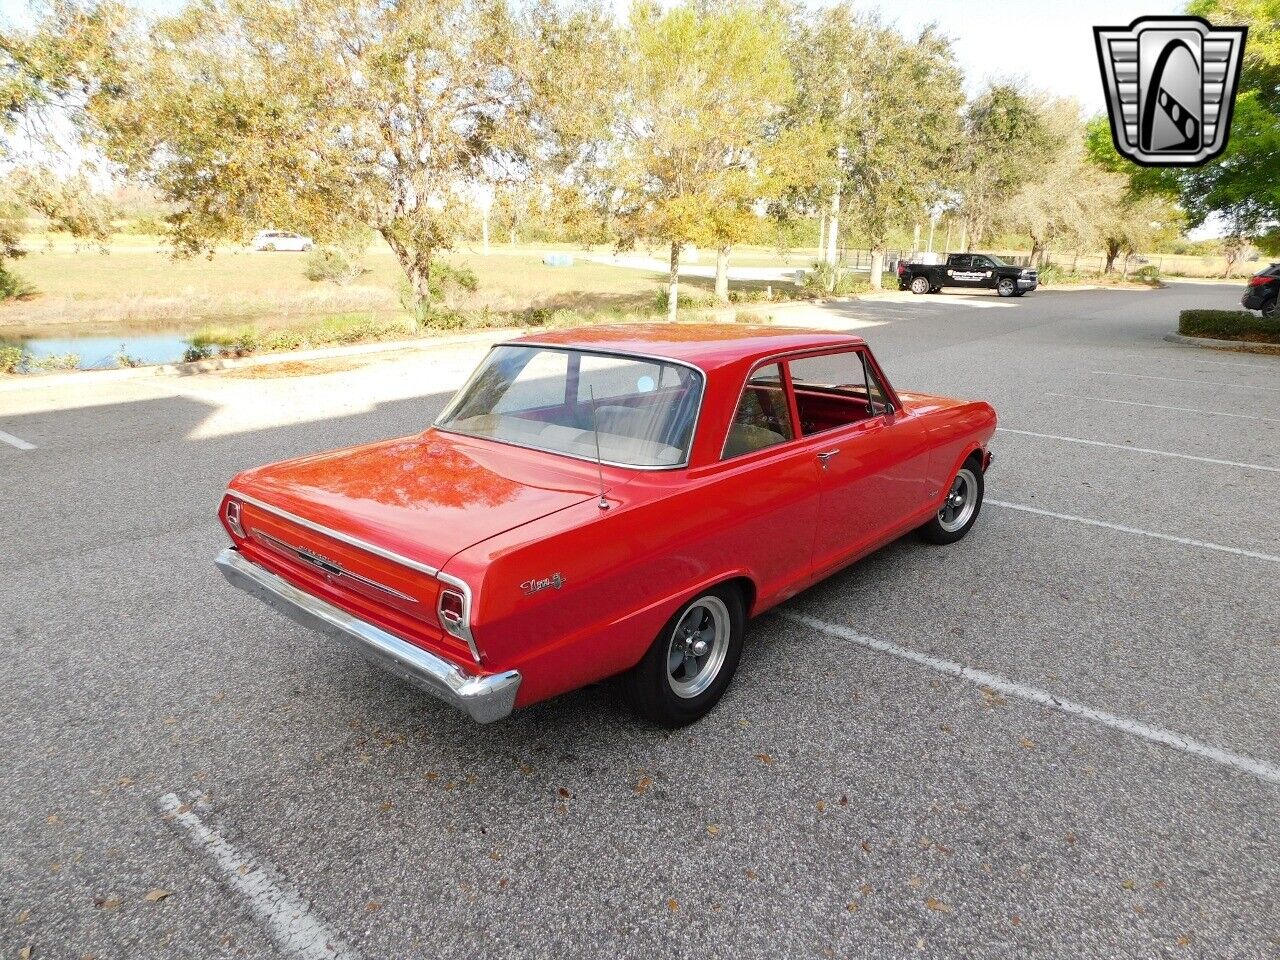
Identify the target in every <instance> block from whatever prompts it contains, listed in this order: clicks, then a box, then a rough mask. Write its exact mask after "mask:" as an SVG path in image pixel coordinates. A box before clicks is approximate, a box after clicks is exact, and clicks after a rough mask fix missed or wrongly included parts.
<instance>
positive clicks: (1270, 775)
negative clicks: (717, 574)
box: [774, 501, 1280, 784]
mask: <svg viewBox="0 0 1280 960" xmlns="http://www.w3.org/2000/svg"><path fill="white" fill-rule="evenodd" d="M988 502H989V501H988ZM774 612H775V613H776V614H777V615H778V616H779V617H781V618H782V619H784V620H790V621H791V622H792V623H798V624H802V625H804V626H807V627H812V628H813V629H814V630H818V631H820V632H821V633H825V634H827V635H828V636H832V637H836V638H838V639H841V640H848V641H850V642H852V643H856V644H858V645H860V646H863V647H866V648H867V649H869V650H874V651H876V652H877V653H885V654H888V655H889V656H892V657H899V658H901V659H903V660H909V661H910V662H912V663H914V664H917V665H919V666H922V667H925V668H926V669H929V670H933V671H935V672H937V673H942V674H946V675H947V676H949V677H955V678H956V679H958V680H965V681H967V682H969V683H973V684H976V685H978V686H979V687H984V688H986V689H988V690H992V691H994V692H996V693H999V694H1001V695H1002V696H1005V697H1016V698H1017V699H1019V700H1025V701H1026V702H1027V703H1033V704H1035V705H1036V706H1040V707H1045V708H1047V709H1049V710H1058V711H1060V712H1062V713H1067V714H1071V715H1072V716H1076V717H1081V718H1083V719H1085V720H1089V721H1092V722H1093V723H1097V724H1101V725H1102V726H1104V727H1110V728H1112V729H1113V730H1120V731H1121V732H1123V733H1127V734H1129V735H1130V736H1134V737H1140V738H1142V739H1143V740H1148V741H1150V742H1151V743H1157V744H1159V745H1160V746H1163V747H1170V748H1172V749H1174V750H1180V751H1182V752H1183V753H1189V754H1191V755H1192V756H1194V757H1200V758H1201V759H1203V760H1208V761H1210V762H1212V763H1216V764H1218V765H1219V766H1223V767H1231V768H1232V769H1235V770H1239V771H1241V772H1243V773H1248V774H1250V775H1252V776H1255V777H1257V778H1258V779H1259V780H1262V781H1264V782H1266V783H1273V784H1280V768H1278V767H1274V766H1272V765H1271V764H1269V763H1264V762H1263V761H1261V760H1255V759H1253V758H1252V757H1246V756H1244V755H1242V754H1239V753H1231V752H1230V751H1228V750H1221V749H1219V748H1218V747H1211V746H1209V745H1208V744H1205V743H1201V742H1200V741H1198V740H1193V739H1191V738H1190V737H1184V736H1183V735H1182V734H1180V733H1174V732H1173V731H1172V730H1165V729H1163V728H1161V727H1154V726H1152V725H1151V724H1149V723H1143V722H1142V721H1141V720H1132V719H1130V718H1129V717H1121V716H1118V715H1117V714H1114V713H1108V712H1107V711H1105V710H1095V709H1094V708H1093V707H1087V706H1085V705H1084V704H1083V703H1076V702H1075V701H1074V700H1064V699H1062V698H1061V697H1056V696H1054V695H1053V694H1052V693H1049V692H1048V691H1047V690H1041V689H1040V688H1038V687H1029V686H1027V685H1026V684H1022V683H1017V682H1015V681H1013V680H1007V679H1005V678H1004V677H1001V676H998V675H997V674H994V673H987V672H986V671H985V670H975V669H974V668H973V667H966V666H964V665H963V664H959V663H955V662H954V661H951V660H943V659H941V658H939V657H933V656H930V655H929V654H927V653H920V652H918V651H916V650H912V649H910V648H908V647H902V646H899V645H898V644H896V643H890V642H889V641H887V640H877V639H876V638H875V637H868V636H865V635H863V634H860V633H858V632H856V631H854V630H851V629H849V628H848V627H843V626H840V625H839V624H836V623H828V622H826V621H825V620H819V619H818V618H817V617H811V616H808V615H807V614H803V613H795V612H793V611H791V610H775V611H774Z"/></svg>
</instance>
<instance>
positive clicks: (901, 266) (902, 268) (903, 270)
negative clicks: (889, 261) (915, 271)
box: [898, 260, 907, 276]
mask: <svg viewBox="0 0 1280 960" xmlns="http://www.w3.org/2000/svg"><path fill="white" fill-rule="evenodd" d="M906 272H907V265H906V264H905V263H903V262H902V261H901V260H899V261H898V276H902V275H903V274H904V273H906Z"/></svg>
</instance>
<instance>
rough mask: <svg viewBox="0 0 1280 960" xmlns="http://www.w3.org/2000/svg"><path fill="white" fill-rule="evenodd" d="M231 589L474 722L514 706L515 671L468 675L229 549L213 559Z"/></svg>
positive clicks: (501, 715)
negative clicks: (348, 649)
mask: <svg viewBox="0 0 1280 960" xmlns="http://www.w3.org/2000/svg"><path fill="white" fill-rule="evenodd" d="M215 563H216V564H217V566H218V569H219V570H221V571H222V575H223V576H224V577H226V578H227V582H228V583H230V584H231V585H232V586H235V587H239V588H240V589H241V590H243V591H245V593H248V594H251V595H252V596H255V597H257V598H258V599H259V600H261V601H263V602H264V603H266V604H268V605H269V606H272V607H274V608H275V609H277V610H279V611H280V612H281V613H283V614H284V615H285V616H286V617H289V618H290V619H291V620H295V621H297V622H298V623H300V624H302V625H303V626H304V627H310V628H311V629H312V630H316V631H318V632H320V633H323V634H326V635H328V636H331V637H335V638H337V639H338V640H341V641H343V642H344V643H345V644H347V645H348V646H349V647H352V648H353V649H354V650H355V651H356V652H357V653H359V654H360V655H361V656H363V657H364V658H365V659H366V660H368V661H370V662H371V663H373V664H375V665H376V666H379V667H382V668H383V669H384V670H386V671H388V672H389V673H392V674H394V675H396V676H397V677H400V678H401V679H402V680H407V681H409V683H412V684H413V685H414V686H416V687H419V688H420V689H422V690H425V691H426V692H427V693H429V694H431V695H432V696H434V697H437V698H439V699H440V700H443V701H444V702H445V703H448V704H450V705H452V706H454V707H457V708H458V709H459V710H462V711H464V712H466V713H467V714H469V715H470V716H471V719H473V720H475V721H476V722H477V723H492V722H493V721H495V720H501V719H502V718H504V717H505V716H507V715H508V714H509V713H511V710H512V708H513V707H514V706H515V702H516V693H517V692H518V691H519V689H520V673H519V671H516V670H508V671H506V672H505V673H493V674H477V673H470V672H468V671H466V670H464V669H463V668H462V667H460V666H458V665H457V664H455V663H452V662H450V661H448V660H446V659H444V658H443V657H438V656H436V655H435V654H433V653H429V652H428V651H426V650H423V649H422V648H421V647H415V646H414V645H413V644H411V643H408V642H407V641H405V640H401V639H400V638H399V637H397V636H395V635H394V634H391V633H388V632H387V631H386V630H383V629H382V628H381V627H376V626H374V625H373V624H371V623H369V622H368V621H365V620H361V619H359V618H358V617H355V616H352V615H351V614H349V613H347V612H346V611H345V610H342V609H340V608H338V607H335V606H334V605H333V604H331V603H326V602H325V601H323V600H321V599H320V598H319V597H314V596H312V595H311V594H309V593H307V592H306V591H304V590H299V589H298V588H297V587H295V586H294V585H293V584H291V583H289V582H288V581H287V580H285V579H283V578H282V577H278V576H276V575H275V574H274V573H271V572H270V571H269V570H266V569H265V568H263V567H260V566H258V565H257V564H256V563H253V562H251V561H250V560H247V559H245V557H244V555H243V554H242V553H240V551H239V550H237V549H235V548H234V547H228V548H227V549H225V550H223V551H222V552H221V553H220V554H218V558H217V560H216V561H215Z"/></svg>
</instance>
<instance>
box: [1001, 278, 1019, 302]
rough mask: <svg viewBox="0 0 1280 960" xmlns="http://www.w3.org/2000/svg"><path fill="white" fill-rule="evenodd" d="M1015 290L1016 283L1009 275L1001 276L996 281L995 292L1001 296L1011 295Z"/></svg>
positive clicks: (1016, 287) (1016, 290) (1016, 288)
mask: <svg viewBox="0 0 1280 960" xmlns="http://www.w3.org/2000/svg"><path fill="white" fill-rule="evenodd" d="M1017 292H1018V285H1017V284H1016V283H1014V282H1013V280H1011V279H1010V278H1009V277H1001V278H1000V280H999V281H997V282H996V293H998V294H1000V296H1002V297H1012V296H1013V295H1014V294H1015V293H1017Z"/></svg>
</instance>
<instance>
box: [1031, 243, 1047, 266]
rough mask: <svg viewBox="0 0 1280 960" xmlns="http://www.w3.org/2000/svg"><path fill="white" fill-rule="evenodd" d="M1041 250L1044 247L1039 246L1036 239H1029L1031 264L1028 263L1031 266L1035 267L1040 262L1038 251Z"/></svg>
mask: <svg viewBox="0 0 1280 960" xmlns="http://www.w3.org/2000/svg"><path fill="white" fill-rule="evenodd" d="M1043 249H1044V247H1042V246H1041V245H1040V241H1039V240H1038V239H1037V238H1036V237H1032V238H1031V263H1030V265H1031V266H1035V265H1036V264H1038V263H1039V262H1040V251H1042V250H1043Z"/></svg>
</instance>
